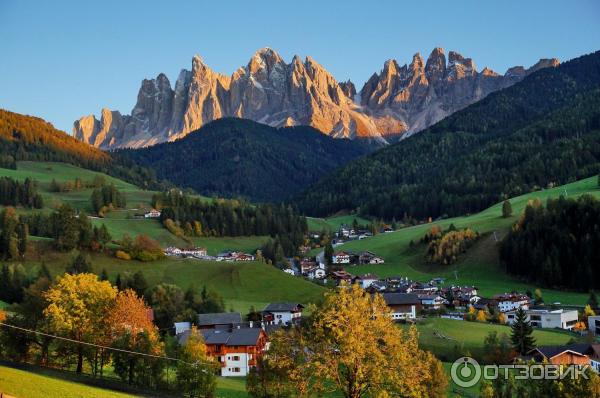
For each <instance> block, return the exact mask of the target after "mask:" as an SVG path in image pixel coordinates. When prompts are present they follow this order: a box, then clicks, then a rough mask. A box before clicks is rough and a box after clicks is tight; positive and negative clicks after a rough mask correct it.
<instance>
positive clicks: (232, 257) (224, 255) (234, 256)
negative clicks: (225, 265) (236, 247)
mask: <svg viewBox="0 0 600 398" xmlns="http://www.w3.org/2000/svg"><path fill="white" fill-rule="evenodd" d="M217 261H254V256H253V255H252V254H246V253H242V252H235V251H224V252H221V253H219V254H217Z"/></svg>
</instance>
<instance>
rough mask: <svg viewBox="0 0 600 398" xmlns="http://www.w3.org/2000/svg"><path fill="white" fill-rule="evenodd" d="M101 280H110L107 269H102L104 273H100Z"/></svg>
mask: <svg viewBox="0 0 600 398" xmlns="http://www.w3.org/2000/svg"><path fill="white" fill-rule="evenodd" d="M100 280H101V281H107V280H108V272H106V269H105V268H102V272H100Z"/></svg>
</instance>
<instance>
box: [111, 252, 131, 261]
mask: <svg viewBox="0 0 600 398" xmlns="http://www.w3.org/2000/svg"><path fill="white" fill-rule="evenodd" d="M115 257H116V258H120V259H121V260H131V256H130V255H129V253H127V252H124V251H123V250H117V252H116V253H115Z"/></svg>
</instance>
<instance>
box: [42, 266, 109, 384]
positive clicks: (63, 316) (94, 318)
mask: <svg viewBox="0 0 600 398" xmlns="http://www.w3.org/2000/svg"><path fill="white" fill-rule="evenodd" d="M116 296H117V289H116V288H114V287H113V286H111V284H110V283H109V282H107V281H99V280H98V277H97V276H96V275H94V274H77V275H70V274H65V275H64V276H63V277H61V278H60V279H58V281H57V282H56V284H55V285H53V286H52V287H51V288H50V289H49V290H48V291H47V292H46V293H45V294H44V298H45V299H46V300H47V301H48V306H47V307H46V309H45V310H44V315H45V316H46V317H47V318H48V320H49V323H50V327H51V328H52V330H53V331H54V332H55V333H57V334H59V335H62V336H64V337H67V338H70V339H73V340H76V341H80V342H94V341H96V340H98V339H99V336H102V335H103V334H105V333H106V331H107V330H110V328H109V327H108V326H109V325H108V324H107V320H108V314H109V311H110V310H111V308H112V307H113V305H114V302H115V298H116ZM76 351H77V373H81V372H82V370H83V356H84V346H83V345H82V344H77V347H76Z"/></svg>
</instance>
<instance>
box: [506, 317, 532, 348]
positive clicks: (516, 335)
mask: <svg viewBox="0 0 600 398" xmlns="http://www.w3.org/2000/svg"><path fill="white" fill-rule="evenodd" d="M532 333H533V327H532V326H531V323H530V322H529V321H528V320H527V314H526V313H525V311H524V310H523V309H522V308H519V309H518V310H517V313H516V315H515V323H513V325H512V334H511V336H510V339H511V342H512V344H513V347H514V348H515V351H517V352H518V353H519V354H521V355H525V354H527V352H529V351H531V350H532V349H533V348H535V338H534V337H533V336H532V335H531V334H532Z"/></svg>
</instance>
